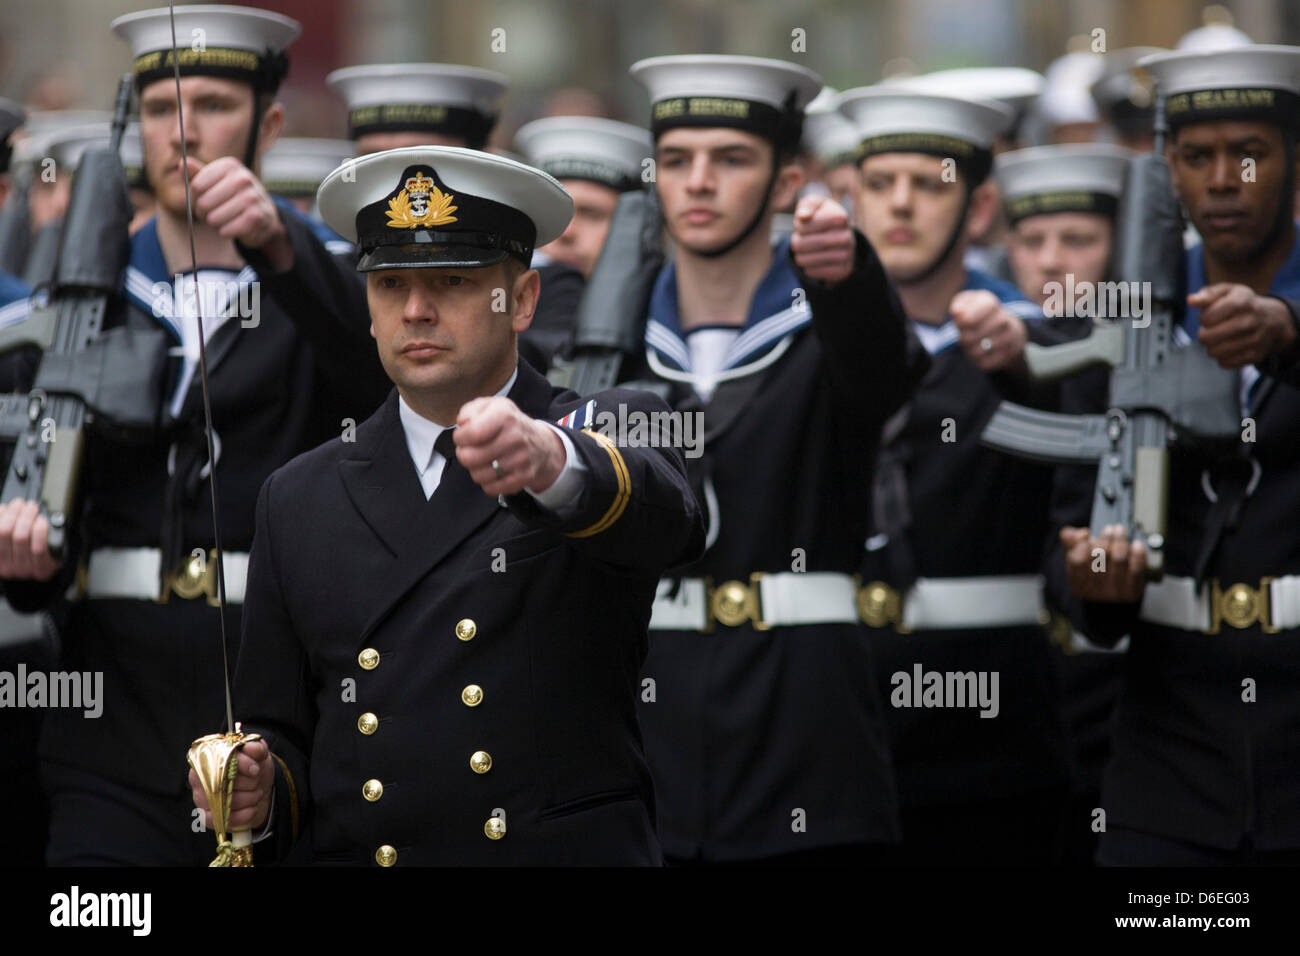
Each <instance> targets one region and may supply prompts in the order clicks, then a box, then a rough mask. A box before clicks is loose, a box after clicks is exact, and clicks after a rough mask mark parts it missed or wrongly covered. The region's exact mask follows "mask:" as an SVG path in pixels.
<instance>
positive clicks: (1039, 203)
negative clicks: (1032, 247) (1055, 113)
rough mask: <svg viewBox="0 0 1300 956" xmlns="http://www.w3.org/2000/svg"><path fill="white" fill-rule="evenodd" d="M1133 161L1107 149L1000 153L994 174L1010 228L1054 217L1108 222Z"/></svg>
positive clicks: (1064, 148)
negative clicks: (1095, 217) (1085, 216)
mask: <svg viewBox="0 0 1300 956" xmlns="http://www.w3.org/2000/svg"><path fill="white" fill-rule="evenodd" d="M1135 155H1137V154H1136V153H1134V152H1133V151H1132V150H1128V149H1124V148H1123V147H1121V146H1111V145H1109V144H1106V143H1079V144H1069V145H1060V146H1035V147H1032V148H1030V149H1017V150H1013V151H1011V152H1009V153H1003V154H1002V155H1001V156H999V157H998V158H997V159H996V160H995V161H994V163H993V174H994V176H995V177H996V178H997V182H998V187H999V189H1000V191H1001V193H1002V199H1003V203H1004V204H1005V206H1006V209H1007V215H1008V218H1009V219H1010V220H1011V221H1012V222H1013V223H1016V222H1019V221H1020V220H1021V219H1026V218H1028V217H1029V216H1038V215H1044V214H1049V213H1058V212H1089V213H1096V214H1099V215H1103V216H1111V217H1113V216H1114V215H1115V213H1116V211H1117V209H1118V208H1119V199H1120V196H1121V195H1123V192H1124V183H1125V179H1126V177H1127V175H1128V168H1129V164H1130V162H1131V160H1132V159H1133V157H1134V156H1135Z"/></svg>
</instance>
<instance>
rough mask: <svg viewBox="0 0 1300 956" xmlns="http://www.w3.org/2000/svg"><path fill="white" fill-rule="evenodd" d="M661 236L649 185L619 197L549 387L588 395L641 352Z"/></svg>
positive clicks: (605, 385) (660, 256) (655, 195)
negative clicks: (565, 356)
mask: <svg viewBox="0 0 1300 956" xmlns="http://www.w3.org/2000/svg"><path fill="white" fill-rule="evenodd" d="M662 230H663V223H662V221H661V215H660V211H659V196H658V193H657V192H656V191H655V187H654V184H653V183H651V184H650V185H649V186H647V187H646V188H645V189H640V190H632V191H630V192H625V193H623V195H622V196H620V197H619V200H618V205H617V206H616V207H615V209H614V219H613V221H612V222H611V223H610V227H609V236H608V237H607V238H606V239H605V245H604V248H602V249H601V251H600V257H599V258H598V259H597V260H596V268H595V269H594V270H593V271H592V273H591V279H590V281H588V283H587V287H586V289H585V290H584V291H583V294H582V301H581V303H579V306H578V319H577V324H576V326H575V329H574V333H573V359H572V364H568V363H563V364H562V363H559V362H557V363H554V364H553V365H552V368H551V370H550V372H549V374H548V377H549V378H550V380H551V381H552V382H553V383H555V384H557V385H564V386H567V387H569V388H571V389H573V390H574V391H575V392H577V393H578V394H579V395H590V394H592V393H593V392H598V391H601V390H602V389H606V388H610V387H612V386H614V385H615V384H617V383H618V380H619V372H620V371H622V369H623V365H624V363H625V362H626V361H627V360H628V359H635V358H636V357H638V356H640V355H642V354H643V353H644V352H645V321H646V312H647V310H648V309H649V306H650V293H651V291H652V289H653V288H654V282H655V276H657V275H658V274H659V269H660V267H661V266H663V262H664V250H663V232H662Z"/></svg>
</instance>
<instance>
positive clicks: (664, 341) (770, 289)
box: [645, 238, 812, 378]
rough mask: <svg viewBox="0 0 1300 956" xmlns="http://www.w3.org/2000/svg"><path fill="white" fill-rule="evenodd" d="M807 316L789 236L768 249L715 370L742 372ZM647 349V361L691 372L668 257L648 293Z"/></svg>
mask: <svg viewBox="0 0 1300 956" xmlns="http://www.w3.org/2000/svg"><path fill="white" fill-rule="evenodd" d="M811 322H812V308H811V307H810V306H809V305H808V304H807V301H806V299H805V297H804V295H803V293H802V290H801V289H800V282H799V277H798V275H797V274H796V273H795V270H794V263H793V261H792V260H791V258H790V240H789V238H786V239H783V240H781V242H779V243H778V244H777V245H776V246H774V247H773V249H772V265H771V266H770V267H769V268H768V270H767V273H766V275H764V276H763V279H762V281H761V282H759V284H758V288H757V289H755V290H754V297H753V299H752V300H751V301H750V303H749V315H748V316H747V318H746V319H745V324H744V325H743V326H741V327H740V329H739V334H738V335H737V336H736V339H735V341H734V342H732V343H731V347H730V348H729V349H728V351H727V357H726V359H725V361H724V362H723V365H722V369H721V370H720V372H721V373H724V374H722V375H721V377H722V378H730V377H735V376H734V375H733V376H728V375H726V374H725V373H726V372H728V371H732V372H742V373H743V372H744V371H747V369H746V368H745V367H746V366H749V365H754V364H757V363H758V362H760V361H762V360H763V359H764V358H766V357H768V355H769V354H770V353H771V352H772V351H773V350H775V349H776V348H778V347H780V346H781V343H782V342H784V341H785V340H786V339H788V338H789V337H791V336H792V335H794V334H795V333H796V332H798V331H799V330H800V329H802V328H804V327H805V326H807V325H809V324H810V323H811ZM645 341H646V352H647V356H648V358H649V359H650V361H651V365H652V366H654V365H655V364H659V365H660V366H661V371H662V370H665V369H666V370H670V371H675V372H681V373H684V377H689V376H690V374H691V371H692V370H691V351H690V349H689V348H688V347H687V345H686V337H685V335H683V333H682V327H681V313H680V311H679V309H678V304H677V266H676V264H675V263H673V262H672V261H669V262H668V263H667V264H666V265H665V266H664V267H663V269H661V270H660V272H659V276H658V278H657V279H655V284H654V289H653V291H652V292H651V295H650V316H649V319H648V321H647V322H646V335H645Z"/></svg>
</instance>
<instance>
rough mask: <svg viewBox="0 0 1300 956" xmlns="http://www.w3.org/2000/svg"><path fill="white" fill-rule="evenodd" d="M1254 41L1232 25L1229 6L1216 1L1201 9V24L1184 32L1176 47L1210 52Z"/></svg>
mask: <svg viewBox="0 0 1300 956" xmlns="http://www.w3.org/2000/svg"><path fill="white" fill-rule="evenodd" d="M1252 42H1254V41H1252V40H1251V39H1250V37H1249V36H1247V35H1246V34H1245V33H1242V32H1241V31H1240V30H1238V29H1237V28H1236V27H1234V26H1233V25H1232V14H1231V13H1230V12H1229V11H1228V9H1227V7H1224V6H1222V5H1221V4H1217V3H1214V4H1211V5H1210V6H1208V7H1206V8H1205V9H1204V10H1203V11H1201V26H1199V27H1197V28H1196V29H1195V30H1189V31H1188V32H1186V33H1184V34H1183V35H1182V37H1180V38H1179V40H1178V43H1177V45H1176V46H1175V49H1178V50H1186V51H1188V52H1193V53H1209V52H1210V51H1211V50H1231V49H1233V48H1235V47H1240V46H1249V45H1250V44H1251V43H1252Z"/></svg>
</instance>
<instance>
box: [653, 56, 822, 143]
mask: <svg viewBox="0 0 1300 956" xmlns="http://www.w3.org/2000/svg"><path fill="white" fill-rule="evenodd" d="M628 73H630V74H631V76H632V78H633V79H635V80H636V81H637V82H638V83H640V84H641V85H642V86H644V87H645V88H646V91H647V92H648V93H649V94H650V116H651V121H650V132H651V133H653V134H654V137H655V139H656V140H657V139H658V138H659V137H660V136H661V135H662V134H663V133H664V132H666V131H667V130H670V129H676V128H678V127H683V126H693V127H711V126H726V127H730V128H733V129H741V130H745V131H746V132H750V133H755V134H757V135H759V136H762V137H764V138H765V139H769V140H771V141H772V142H773V143H774V144H776V146H777V148H778V149H782V150H790V151H794V150H796V149H798V146H799V140H800V137H801V135H802V133H803V111H804V108H805V107H806V106H807V105H808V104H809V103H811V102H812V100H813V99H814V98H815V97H816V96H817V94H818V92H819V91H820V90H821V88H822V79H821V77H820V76H818V75H817V74H816V73H814V72H813V71H812V70H810V69H808V68H806V67H802V66H796V65H795V64H793V63H787V62H785V61H784V60H769V59H765V58H762V57H756V56H723V55H714V54H688V55H684V56H656V57H651V58H650V59H648V60H639V61H637V62H636V63H633V64H632V66H631V67H630V68H629V70H628Z"/></svg>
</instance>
